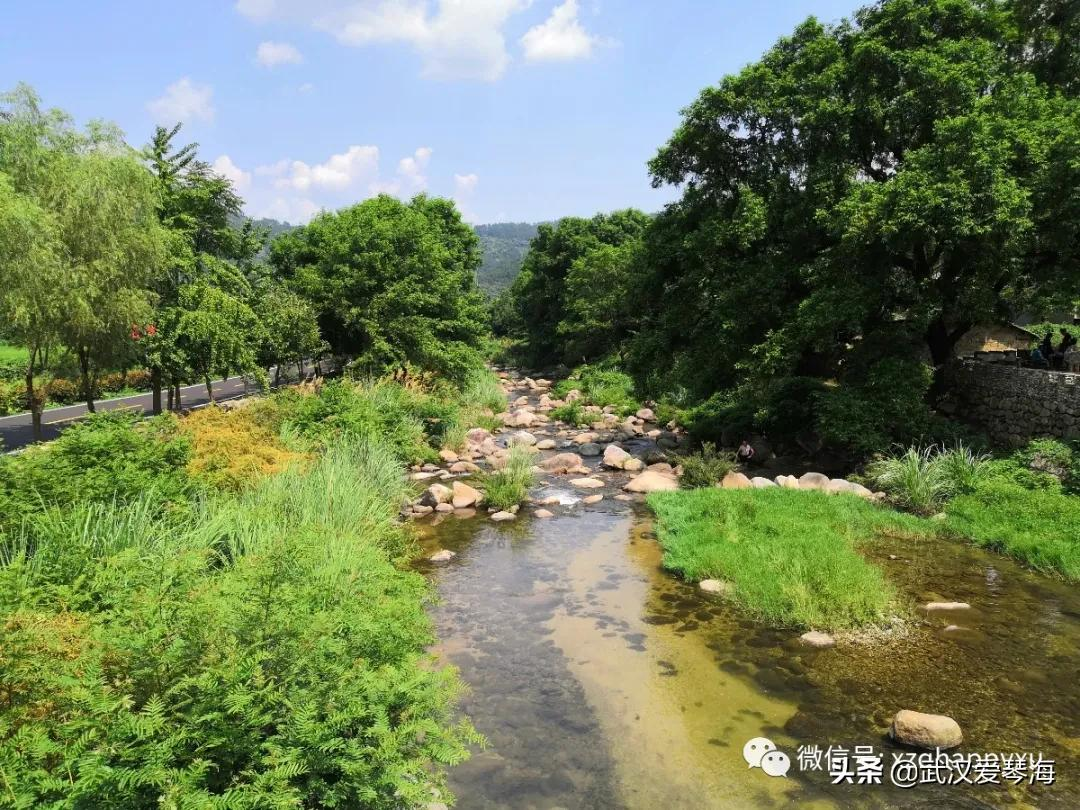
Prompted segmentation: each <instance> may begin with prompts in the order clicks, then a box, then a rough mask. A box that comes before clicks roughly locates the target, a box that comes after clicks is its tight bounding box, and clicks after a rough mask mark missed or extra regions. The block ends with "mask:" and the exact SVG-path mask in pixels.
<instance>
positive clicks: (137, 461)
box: [0, 411, 198, 527]
mask: <svg viewBox="0 0 1080 810" xmlns="http://www.w3.org/2000/svg"><path fill="white" fill-rule="evenodd" d="M190 460H191V441H190V439H189V437H187V436H185V435H183V434H182V433H181V431H180V429H179V426H178V424H177V420H176V418H175V417H173V416H172V415H169V414H165V415H162V416H157V417H154V418H152V419H144V420H139V419H138V418H137V417H136V416H135V415H134V414H131V413H127V412H123V411H113V412H110V413H101V414H96V415H92V416H89V417H88V418H86V419H84V420H82V421H79V422H76V423H75V424H73V425H72V426H71V427H69V428H68V429H67V430H65V431H64V432H63V433H62V434H61V435H60V438H58V439H57V440H56V441H54V442H50V443H49V444H46V445H41V446H39V447H31V448H28V449H27V450H26V451H24V452H22V453H20V454H18V455H16V456H4V457H0V526H4V525H7V526H9V527H10V526H11V525H15V524H17V523H18V522H19V521H21V520H22V519H23V518H24V517H25V516H28V515H33V514H35V513H38V512H40V511H42V510H43V509H45V508H47V507H51V506H60V507H64V506H70V505H73V504H78V503H92V502H102V503H106V502H116V503H117V504H118V505H122V504H124V503H127V502H131V501H134V500H137V499H139V498H141V497H149V496H147V495H146V493H147V492H151V493H152V497H153V498H154V499H155V500H156V501H157V502H158V503H160V504H167V503H182V502H184V501H186V500H187V499H188V498H190V497H191V496H192V495H193V494H194V493H195V492H196V490H197V489H198V486H197V483H196V482H195V481H194V480H193V479H192V478H191V477H190V476H189V475H188V474H187V471H186V467H187V464H188V462H189V461H190Z"/></svg>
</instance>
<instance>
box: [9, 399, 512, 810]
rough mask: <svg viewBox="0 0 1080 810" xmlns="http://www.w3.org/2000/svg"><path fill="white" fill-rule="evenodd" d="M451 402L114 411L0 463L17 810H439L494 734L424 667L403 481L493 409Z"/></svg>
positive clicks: (428, 638)
mask: <svg viewBox="0 0 1080 810" xmlns="http://www.w3.org/2000/svg"><path fill="white" fill-rule="evenodd" d="M473 390H474V391H475V390H487V391H488V392H489V393H490V386H487V385H481V384H477V385H476V386H475V387H474V389H473ZM451 392H452V389H449V388H445V387H439V388H438V391H424V390H420V389H419V388H414V389H406V388H405V387H403V386H401V385H400V384H397V383H392V382H377V383H354V382H348V381H342V382H337V383H331V384H327V385H324V386H315V387H312V386H307V387H303V388H299V389H291V390H287V391H284V392H282V393H280V394H278V395H275V396H274V397H271V398H269V399H267V400H265V401H259V402H255V403H252V404H250V405H248V406H247V407H244V408H239V409H235V410H232V411H224V410H220V409H216V408H210V409H206V410H203V411H200V412H197V413H195V414H192V415H191V416H189V417H186V418H181V419H178V418H177V417H174V416H172V415H169V414H166V415H162V416H160V417H154V418H152V419H145V420H136V419H135V418H134V417H132V416H128V415H114V414H107V415H100V416H97V417H93V418H91V419H89V420H87V421H86V422H83V423H80V424H78V425H75V426H73V427H72V428H71V429H70V430H68V431H67V432H65V433H64V434H63V435H62V436H61V437H60V439H58V440H57V441H55V442H53V443H50V444H48V445H43V446H40V447H36V448H31V449H30V450H28V451H26V452H24V453H22V454H20V455H17V456H5V457H2V458H0V515H2V516H3V521H2V522H0V621H2V622H3V624H4V627H5V628H6V630H5V633H4V640H3V642H2V645H0V648H2V650H3V655H2V657H0V661H2V667H0V673H2V680H0V693H2V694H3V696H4V700H3V707H2V710H0V770H2V771H3V773H4V774H5V791H6V792H7V794H8V795H9V798H10V797H14V798H13V801H14V803H15V804H16V805H21V806H43V805H47V804H50V803H54V802H60V803H76V804H77V803H90V804H94V805H95V806H116V807H121V806H122V807H151V806H154V807H157V806H160V803H161V801H162V799H163V797H164V798H165V799H167V801H168V802H171V803H173V804H175V805H177V806H186V805H192V804H209V803H212V802H214V801H217V800H220V798H221V797H223V796H225V795H228V796H229V797H230V798H229V801H230V802H233V803H234V804H237V805H238V806H267V807H279V806H280V807H286V806H290V807H291V806H297V805H305V806H332V805H338V806H353V807H385V808H391V807H399V806H401V803H402V802H405V803H406V804H408V805H411V806H420V805H422V804H423V803H425V802H428V801H431V800H432V796H433V793H432V790H433V789H435V790H436V791H440V790H442V775H441V770H440V768H441V767H443V766H446V765H450V764H453V763H456V762H458V761H460V760H461V759H463V758H464V757H465V756H466V755H467V746H468V745H469V744H471V743H475V742H478V741H479V740H480V738H479V736H478V735H477V734H476V732H475V731H474V730H473V729H472V727H471V726H470V725H469V724H468V723H467V722H465V721H463V720H455V719H454V718H453V716H452V715H453V706H454V702H455V699H456V696H457V694H458V693H459V690H460V688H461V687H460V683H459V682H458V680H457V678H456V675H455V674H454V673H453V671H451V670H446V669H439V668H436V667H433V666H432V665H431V664H430V662H429V660H428V658H427V655H426V653H425V650H426V648H427V646H428V645H429V644H430V643H431V642H432V640H433V637H432V635H431V627H430V623H429V621H428V619H427V617H426V615H425V613H424V609H423V607H424V603H425V601H426V600H427V598H428V588H427V585H426V584H425V583H424V580H423V578H422V577H420V576H419V575H416V574H413V573H410V572H409V571H408V570H407V569H406V568H405V567H404V564H405V563H407V562H408V560H409V559H410V558H411V555H412V554H413V553H414V550H413V545H412V541H411V539H410V536H409V534H408V530H407V528H406V527H405V526H404V525H403V524H402V523H401V522H400V521H399V520H398V512H399V510H400V508H401V505H402V504H403V503H404V502H406V501H407V500H408V499H409V497H410V495H411V490H410V488H409V486H408V485H407V483H406V482H405V478H404V474H403V470H404V464H405V463H407V462H411V461H413V460H416V459H418V458H421V457H426V455H427V454H428V452H429V450H430V448H432V447H433V446H435V445H436V444H438V442H439V438H437V437H438V435H439V434H438V429H439V428H440V427H441V425H442V423H443V420H445V419H446V418H447V417H448V415H450V416H452V415H453V414H454V413H461V412H464V411H466V410H467V409H468V408H470V407H473V406H475V404H476V403H475V401H468V400H457V399H454V397H453V396H452V393H451ZM489 404H490V403H489ZM431 429H433V430H435V432H429V430H431ZM515 461H516V459H511V467H510V468H508V469H509V471H510V475H511V477H514V476H519V474H520V472H521V471H520V464H517V463H515ZM524 469H525V472H526V473H528V467H527V466H526V467H525V468H524ZM528 474H531V473H528ZM515 480H519V479H517V478H515ZM331 707H332V710H331Z"/></svg>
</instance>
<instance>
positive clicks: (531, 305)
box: [511, 209, 650, 365]
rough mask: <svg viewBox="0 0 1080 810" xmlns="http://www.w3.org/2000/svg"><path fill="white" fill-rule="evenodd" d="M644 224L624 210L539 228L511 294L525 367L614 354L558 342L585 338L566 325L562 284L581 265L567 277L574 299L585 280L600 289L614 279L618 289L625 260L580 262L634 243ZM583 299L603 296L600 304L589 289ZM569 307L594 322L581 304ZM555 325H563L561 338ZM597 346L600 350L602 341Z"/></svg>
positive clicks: (594, 313) (599, 292)
mask: <svg viewBox="0 0 1080 810" xmlns="http://www.w3.org/2000/svg"><path fill="white" fill-rule="evenodd" d="M649 222H650V218H649V216H648V215H647V214H644V213H642V212H641V211H636V210H634V209H627V210H625V211H616V212H615V213H613V214H609V215H604V214H597V215H596V216H595V217H593V218H592V219H581V218H579V217H566V218H564V219H561V220H559V221H558V222H557V223H555V224H554V225H551V224H547V223H545V224H543V225H540V227H539V229H538V230H537V234H536V238H535V239H533V240H532V243H531V244H530V245H529V252H528V253H527V254H526V255H525V261H524V263H523V264H522V267H521V273H519V274H518V277H517V279H515V281H514V285H513V287H512V288H511V292H512V301H513V304H514V307H515V308H516V309H517V314H518V321H517V322H518V323H519V324H520V325H521V326H522V327H523V328H524V330H525V334H524V335H523V336H524V337H525V338H527V342H526V349H525V350H526V353H527V357H526V359H527V361H528V362H529V363H530V364H533V365H542V364H546V363H553V362H560V361H564V360H565V361H569V362H573V361H574V360H576V359H578V358H579V355H576V354H575V353H574V352H575V351H577V350H579V349H581V348H585V349H586V350H588V351H594V352H596V354H595V355H593V356H590V357H589V358H588V359H589V360H596V359H599V358H600V357H602V356H603V355H604V354H607V353H608V352H609V351H611V350H613V349H614V348H616V347H614V346H609V345H601V344H594V345H590V346H572V345H569V344H568V343H567V341H566V340H565V339H564V335H573V336H574V337H573V338H572V340H571V342H573V340H575V339H581V338H584V337H586V335H585V334H584V333H583V332H581V331H579V327H578V325H577V324H576V323H574V321H573V320H572V318H574V317H576V316H575V315H574V314H573V313H572V312H571V311H570V310H569V309H568V305H570V304H571V301H570V293H569V292H568V278H570V277H571V270H572V268H573V267H574V265H575V263H577V262H579V261H582V260H584V264H579V265H578V267H577V269H576V271H574V274H573V278H574V279H576V281H575V282H574V283H575V287H574V295H582V294H584V293H585V290H584V289H583V288H582V285H583V284H586V283H587V279H588V278H590V277H602V280H603V281H604V282H605V283H610V282H612V280H613V279H612V277H613V276H614V277H616V278H617V279H618V285H619V288H620V289H621V288H622V281H621V276H620V274H621V273H622V272H624V271H625V270H627V269H629V265H628V264H626V263H625V262H624V261H623V260H624V259H625V258H626V257H627V256H628V255H629V254H624V253H608V252H603V253H602V254H598V255H597V256H595V257H591V258H586V257H587V256H588V255H589V254H590V253H591V252H592V251H596V250H600V249H602V248H604V247H605V246H608V247H611V248H620V247H622V246H624V245H627V244H631V243H633V242H635V241H637V240H638V239H640V238H641V236H642V234H643V233H644V231H645V229H646V227H647V226H648V224H649ZM588 295H589V296H605V300H606V296H607V295H608V293H607V291H605V290H603V289H590V290H588ZM619 305H620V307H625V306H626V302H619ZM574 306H576V307H578V308H579V310H580V311H579V312H578V313H577V314H578V315H581V314H584V315H585V316H586V317H588V318H589V319H590V320H596V319H597V318H599V317H600V314H599V310H598V309H596V308H594V307H592V306H591V305H590V303H589V302H587V301H577V302H576V303H575V304H574ZM560 324H563V333H562V334H561V335H560V332H559V328H560ZM602 343H604V344H606V343H607V340H604V341H602Z"/></svg>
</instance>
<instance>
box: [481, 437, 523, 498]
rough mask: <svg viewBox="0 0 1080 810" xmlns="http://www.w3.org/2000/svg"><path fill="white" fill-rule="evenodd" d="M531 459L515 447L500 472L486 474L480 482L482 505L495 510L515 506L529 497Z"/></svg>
mask: <svg viewBox="0 0 1080 810" xmlns="http://www.w3.org/2000/svg"><path fill="white" fill-rule="evenodd" d="M532 466H533V457H532V454H531V453H529V452H528V451H527V450H523V449H522V448H520V447H515V448H513V449H512V450H511V451H510V458H509V459H508V461H507V464H506V466H505V467H504V468H503V469H501V470H496V471H495V472H490V473H487V474H486V475H485V476H484V477H483V480H482V481H481V482H480V488H481V489H482V490H483V491H484V503H485V504H486V505H487V506H494V507H495V508H496V509H509V508H510V507H511V506H517V505H518V504H519V503H521V502H522V501H524V500H525V499H526V498H527V497H528V496H529V487H531V486H532V484H533V479H534V475H533V471H532Z"/></svg>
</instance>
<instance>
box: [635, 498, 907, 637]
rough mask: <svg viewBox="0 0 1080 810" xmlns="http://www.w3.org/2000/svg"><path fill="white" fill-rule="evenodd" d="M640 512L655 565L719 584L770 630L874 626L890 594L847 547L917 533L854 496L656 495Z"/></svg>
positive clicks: (889, 605) (887, 608)
mask: <svg viewBox="0 0 1080 810" xmlns="http://www.w3.org/2000/svg"><path fill="white" fill-rule="evenodd" d="M649 506H650V507H651V508H652V509H653V511H654V512H655V513H656V516H657V533H658V536H659V540H660V543H661V545H662V546H663V549H664V565H665V567H667V568H669V569H671V570H673V571H677V572H678V573H680V574H681V575H682V576H684V577H685V578H687V579H689V580H692V581H699V580H702V579H710V578H715V579H722V580H725V581H726V582H728V583H730V584H731V585H732V592H731V598H732V599H734V600H735V602H737V603H738V604H739V605H740V606H741V607H742V608H744V609H745V610H746V611H747V612H749V613H750V614H752V615H754V616H757V617H759V618H761V619H762V620H763V621H766V622H768V623H770V624H774V625H780V626H797V627H807V628H815V629H829V630H839V629H846V628H858V627H863V626H867V625H874V624H878V623H881V622H883V621H884V620H886V619H887V618H888V616H889V615H890V614H891V612H892V611H893V610H894V609H895V594H894V591H893V589H892V587H891V586H890V585H889V583H888V582H887V581H886V579H885V577H884V575H883V574H882V572H881V571H880V570H879V569H878V568H877V567H876V566H874V565H872V564H871V563H869V562H867V561H866V560H864V559H863V558H862V556H860V555H859V553H858V551H857V548H858V546H859V544H860V543H862V542H864V541H866V540H869V539H871V538H873V537H874V536H875V535H878V534H884V533H889V534H897V533H899V534H904V535H912V536H914V535H919V534H923V533H925V532H926V531H927V529H926V524H925V523H924V522H923V521H920V520H918V519H917V518H912V517H908V516H905V515H900V514H897V513H894V512H890V511H888V510H884V509H880V508H878V507H875V506H874V505H872V504H869V503H867V502H865V501H863V500H861V499H859V498H856V497H848V496H827V495H823V494H820V493H816V492H798V491H792V490H786V489H780V488H770V489H762V490H721V489H715V488H712V489H698V490H683V491H679V492H661V493H656V494H653V495H651V496H649Z"/></svg>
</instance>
